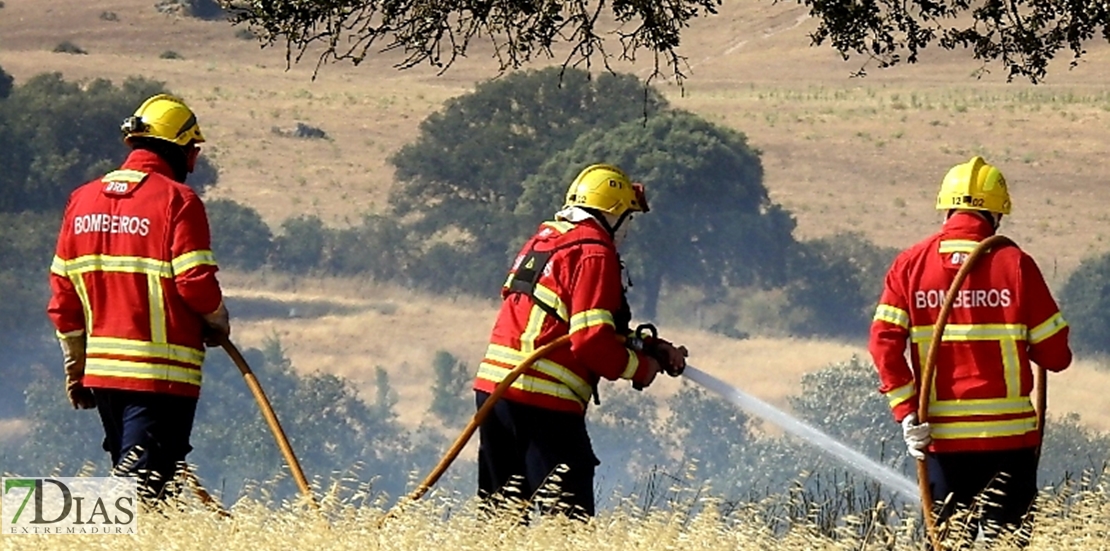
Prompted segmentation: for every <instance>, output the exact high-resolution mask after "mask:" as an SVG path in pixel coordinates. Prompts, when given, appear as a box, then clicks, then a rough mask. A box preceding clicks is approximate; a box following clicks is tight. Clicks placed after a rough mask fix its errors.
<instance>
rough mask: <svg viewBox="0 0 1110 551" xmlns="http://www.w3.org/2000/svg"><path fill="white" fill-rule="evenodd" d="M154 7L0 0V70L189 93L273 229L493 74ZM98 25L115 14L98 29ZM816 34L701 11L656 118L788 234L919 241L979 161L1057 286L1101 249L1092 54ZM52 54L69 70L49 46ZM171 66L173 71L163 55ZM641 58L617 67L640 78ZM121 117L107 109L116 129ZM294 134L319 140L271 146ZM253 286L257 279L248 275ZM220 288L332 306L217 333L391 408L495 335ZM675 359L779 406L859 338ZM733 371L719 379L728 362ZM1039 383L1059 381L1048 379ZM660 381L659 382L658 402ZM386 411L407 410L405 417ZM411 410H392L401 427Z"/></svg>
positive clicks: (1082, 368) (368, 200) (1089, 408)
mask: <svg viewBox="0 0 1110 551" xmlns="http://www.w3.org/2000/svg"><path fill="white" fill-rule="evenodd" d="M154 3H155V2H154V1H153V0H111V1H105V2H96V3H90V2H80V1H77V0H7V1H6V2H5V6H4V8H2V9H0V66H2V67H3V68H4V69H5V70H6V71H8V72H10V73H12V74H13V75H15V76H16V78H17V79H18V80H20V81H22V80H25V79H27V78H29V77H30V76H32V75H34V74H37V73H40V72H43V71H60V72H62V73H64V74H65V75H66V77H67V78H70V79H90V78H94V77H104V78H109V79H112V80H115V81H120V80H122V79H123V78H125V77H127V76H130V75H142V76H146V77H149V78H156V79H161V80H164V81H166V82H167V83H168V86H169V87H170V88H171V89H172V90H174V91H176V92H177V93H179V94H182V95H183V96H185V97H186V98H188V99H189V100H190V101H191V102H192V104H193V105H194V107H195V109H196V110H197V111H198V113H199V117H200V121H201V124H202V126H203V128H204V130H205V133H206V135H207V137H208V139H209V143H207V144H205V148H204V152H205V155H208V156H209V157H210V158H212V159H214V161H215V162H216V163H217V164H218V165H219V167H220V169H221V179H220V183H219V185H218V186H217V188H216V189H215V190H214V191H213V192H212V193H211V196H213V197H230V198H233V199H235V200H237V201H241V202H244V203H246V204H249V205H251V206H252V207H254V208H256V209H258V210H259V211H260V212H261V213H262V214H263V216H264V217H265V218H266V220H267V221H268V222H269V223H270V224H271V225H272V226H274V227H277V226H278V225H279V224H280V222H281V221H282V220H284V219H285V218H287V217H290V216H294V215H297V214H302V213H310V214H318V215H320V216H321V217H323V218H324V219H325V220H326V221H327V222H329V223H331V224H335V225H344V224H349V223H353V222H355V221H356V220H357V218H358V217H359V216H360V215H362V214H364V213H369V212H380V211H381V210H382V209H383V208H384V201H385V198H386V195H387V193H388V190H389V187H390V185H391V183H392V171H391V169H390V168H389V166H388V164H387V162H386V159H387V158H388V156H389V155H390V154H391V153H392V152H394V151H396V150H397V149H398V148H399V147H400V146H401V145H403V144H404V143H406V142H408V141H410V140H412V139H413V138H414V137H415V136H416V135H417V131H418V128H417V125H418V124H419V122H420V121H421V120H422V119H423V118H424V117H425V116H427V115H428V114H429V113H431V112H434V111H435V110H436V109H437V108H438V107H439V106H440V105H441V104H442V102H443V101H444V100H446V99H448V98H450V97H453V96H456V95H459V94H463V93H466V92H467V91H469V90H471V89H472V88H473V86H474V84H475V82H477V81H478V79H483V78H488V77H491V76H494V75H493V68H494V67H493V65H492V63H491V62H490V61H489V60H488V59H486V58H485V57H484V56H483V55H481V52H480V50H479V51H478V52H476V53H475V55H472V56H471V57H470V58H468V59H464V60H462V61H461V62H460V63H459V64H458V65H457V66H456V67H454V68H452V69H451V70H449V71H448V72H447V73H445V74H444V75H436V74H435V72H434V71H431V70H428V69H426V68H416V69H412V70H408V71H403V72H402V71H397V70H395V69H393V68H392V63H394V62H395V61H396V58H391V57H390V56H382V57H375V58H371V59H370V60H368V61H366V62H365V63H364V64H363V65H362V66H360V67H350V66H347V65H328V66H324V67H322V68H321V69H320V71H319V73H318V74H317V75H316V77H315V78H313V68H314V63H313V61H314V60H308V61H306V62H304V63H301V64H298V65H294V66H292V67H291V68H288V69H287V68H286V63H285V58H284V51H283V50H281V49H280V48H277V49H260V48H259V46H258V44H257V43H255V42H252V41H249V40H243V39H240V38H237V37H236V31H235V29H233V28H231V27H230V26H228V25H227V24H225V23H221V22H205V21H199V20H193V19H187V18H179V17H174V16H167V15H164V14H161V13H159V12H157V11H156V10H155V9H154V7H153V6H154ZM108 12H110V13H114V14H116V19H118V20H116V21H112V20H109V19H111V18H110V17H102V14H104V13H108ZM812 28H813V23H812V21H810V20H809V19H808V18H807V17H805V12H804V10H802V9H801V8H799V7H797V6H795V5H792V4H789V3H784V4H781V5H773V4H772V3H770V2H758V3H757V2H746V1H741V0H728V1H726V2H725V5H724V6H723V8H722V10H721V14H720V15H719V16H716V17H713V18H710V19H706V20H703V21H699V22H697V23H695V25H694V26H693V27H691V29H690V30H689V33H688V34H687V35H686V43H685V45H684V47H683V53H684V54H685V55H686V56H687V57H688V59H689V62H690V71H689V76H690V78H689V80H688V81H686V83H685V87H684V88H683V89H679V88H678V87H677V86H675V85H674V84H673V83H666V82H661V83H659V85H660V86H661V87H662V88H663V89H664V90H665V93H666V94H667V96H668V98H669V99H670V100H671V102H672V103H673V105H674V106H675V107H678V108H682V109H688V110H690V111H693V112H696V113H698V114H700V115H703V116H705V117H707V118H709V119H711V120H713V121H716V122H718V123H721V124H725V125H728V126H731V127H733V128H736V129H738V130H740V131H742V132H745V133H746V134H747V135H748V136H749V138H750V141H751V143H752V144H753V145H754V146H755V147H757V148H758V149H760V150H761V151H762V152H763V164H764V168H765V171H766V184H767V186H768V188H769V189H770V191H771V194H772V197H773V198H774V199H775V200H776V201H779V202H781V203H782V204H783V205H785V206H786V207H787V208H788V209H789V210H791V211H792V212H794V213H795V215H796V217H797V220H798V235H799V237H803V238H808V237H818V236H824V235H829V234H832V233H835V232H840V231H858V232H860V233H862V234H863V235H865V236H866V237H867V238H869V239H871V240H873V241H875V242H877V243H879V244H882V245H890V246H905V245H907V244H909V243H910V242H911V241H913V240H914V239H917V238H918V237H920V236H922V235H924V234H926V233H928V232H930V231H932V230H933V228H934V227H935V225H936V224H937V223H938V222H939V217H938V215H937V214H936V213H935V212H934V211H933V209H932V205H933V197H934V194H935V191H936V186H937V184H938V183H939V180H940V178H941V176H942V175H943V174H944V171H945V170H946V169H947V168H948V167H949V166H950V165H952V164H954V163H957V162H962V161H964V160H966V159H967V158H968V157H969V156H971V155H972V154H982V155H986V156H987V158H988V159H989V160H991V161H992V162H994V163H996V164H998V165H999V166H1001V168H1002V169H1003V171H1004V172H1005V174H1006V175H1007V178H1008V179H1009V181H1010V182H1011V185H1012V188H1013V192H1014V201H1015V211H1014V214H1013V216H1012V217H1011V218H1010V219H1008V220H1007V221H1006V222H1005V226H1004V231H1005V232H1006V233H1007V234H1009V235H1011V236H1013V237H1014V238H1015V239H1016V240H1017V241H1018V242H1019V243H1020V244H1022V245H1023V246H1024V247H1025V248H1026V249H1027V250H1029V251H1030V252H1031V253H1032V254H1033V255H1034V256H1035V257H1036V258H1037V259H1038V260H1039V262H1040V263H1041V265H1042V266H1043V267H1044V269H1045V272H1046V275H1047V276H1048V278H1049V280H1050V283H1051V284H1053V285H1055V286H1057V287H1058V286H1059V285H1060V284H1062V282H1063V281H1064V280H1065V279H1066V277H1067V275H1068V274H1069V273H1070V272H1071V271H1072V270H1073V269H1074V268H1075V267H1076V266H1077V265H1078V262H1079V261H1080V259H1081V258H1083V257H1084V256H1087V255H1090V254H1094V253H1098V252H1104V251H1106V250H1108V249H1110V243H1108V242H1107V239H1108V237H1110V229H1108V228H1110V226H1108V225H1107V224H1106V222H1107V221H1108V220H1110V196H1108V195H1107V194H1106V193H1105V192H1104V191H1103V189H1104V188H1105V187H1106V186H1107V184H1110V182H1108V181H1107V180H1108V178H1110V176H1108V173H1107V171H1106V170H1105V169H1104V162H1103V157H1104V149H1105V144H1106V143H1110V92H1108V91H1106V89H1105V83H1106V82H1110V63H1107V62H1108V61H1110V49H1108V48H1104V47H1094V48H1092V49H1091V53H1090V56H1089V58H1087V59H1086V60H1085V61H1084V62H1082V63H1080V65H1079V66H1078V67H1077V68H1076V69H1074V70H1070V71H1069V70H1067V68H1066V60H1065V61H1064V62H1063V63H1058V64H1057V65H1055V66H1053V68H1052V72H1051V73H1050V75H1049V79H1048V80H1047V82H1046V83H1045V84H1043V85H1038V86H1032V85H1029V84H1026V83H1011V84H1007V83H1005V82H1004V80H1003V79H1002V78H1001V77H1000V76H999V75H993V74H988V75H986V76H985V77H984V78H982V79H978V80H977V79H975V78H974V77H973V76H972V72H973V71H974V70H975V69H976V68H977V66H976V64H974V63H973V62H970V61H969V60H967V59H965V58H966V57H967V56H966V55H963V54H957V53H931V54H930V55H926V56H925V57H924V59H923V60H922V62H921V63H920V64H918V65H916V66H910V67H900V68H896V69H894V70H887V71H878V70H872V71H871V72H870V73H871V74H870V75H869V76H867V77H866V78H863V79H859V78H850V76H849V75H850V74H851V73H852V72H854V71H855V70H856V69H858V68H859V67H860V65H861V63H862V62H861V61H859V60H851V61H848V62H843V61H841V60H840V58H839V57H838V56H837V55H836V54H835V53H834V52H832V51H831V50H829V49H828V48H822V49H814V48H810V47H809V46H808V45H809V39H808V37H807V33H808V32H810V31H811V30H812ZM63 40H69V41H71V42H73V43H75V44H77V45H79V46H80V47H82V48H83V49H85V50H87V51H88V52H89V53H88V55H68V54H60V53H51V50H52V49H53V48H54V46H55V45H56V44H58V43H59V42H61V41H63ZM166 51H173V52H176V53H177V54H179V55H180V56H181V57H182V58H183V59H162V58H161V57H160V56H161V55H162V54H163V53H164V52H166ZM646 67H647V64H646V63H643V62H642V63H641V64H639V65H633V66H622V65H619V64H618V65H616V66H615V68H617V69H618V70H630V71H634V72H637V74H640V75H642V76H645V75H646V74H647V69H646ZM121 116H122V115H121ZM297 122H304V123H307V124H311V125H313V126H317V127H320V128H322V129H323V130H325V131H326V132H327V133H328V135H329V139H328V140H296V139H292V138H287V137H283V136H280V135H278V134H276V133H275V132H273V129H274V128H275V127H277V128H279V129H288V128H290V127H292V126H294V125H295V124H296V123H297ZM267 277H268V279H266V278H267ZM227 281H228V282H229V284H230V285H229V288H230V294H232V295H233V296H237V297H255V298H262V299H267V300H279V301H285V300H307V299H310V298H318V299H319V300H320V301H323V302H325V303H334V304H346V305H348V306H350V308H349V309H347V310H345V311H344V312H343V313H336V314H327V315H323V316H322V317H315V318H307V317H293V318H285V319H257V320H243V321H242V322H241V323H240V324H239V325H238V326H237V333H236V336H237V338H238V339H241V341H242V342H243V343H244V344H246V345H257V344H259V343H260V342H261V341H262V340H263V339H264V338H265V337H266V336H268V335H271V334H277V335H278V336H280V337H281V339H282V341H283V343H284V344H286V345H287V347H288V348H289V353H290V356H291V357H292V359H293V361H294V363H295V365H297V367H298V368H299V369H302V370H306V371H311V370H316V369H320V370H324V371H328V372H333V373H339V374H343V375H347V376H349V377H351V378H352V379H354V380H355V381H356V382H357V383H358V384H360V385H361V386H362V388H364V389H365V388H367V387H366V386H365V385H369V384H371V374H372V368H373V367H374V366H375V365H382V366H384V367H386V368H387V369H388V370H389V371H390V373H391V375H392V377H393V380H394V382H395V383H396V384H397V385H398V388H399V391H400V392H401V396H402V398H403V400H405V401H408V402H411V403H413V404H416V403H423V402H424V401H425V400H426V395H425V394H424V393H425V392H427V384H428V378H429V377H430V372H429V370H428V369H427V368H428V366H429V365H430V359H431V357H432V354H434V352H435V351H436V350H437V349H446V350H449V351H451V352H452V353H455V354H456V355H458V356H460V357H462V358H464V359H466V360H468V361H471V362H473V361H474V360H475V359H476V358H477V357H478V356H479V355H480V353H481V348H482V342H483V340H484V338H485V337H486V335H485V332H486V331H487V330H488V325H489V323H490V322H491V320H492V316H493V312H494V310H493V308H494V306H493V305H492V303H489V302H483V301H478V300H474V299H466V298H458V299H454V300H449V301H444V300H442V299H438V300H436V299H431V298H429V297H426V296H421V295H418V294H413V293H410V292H407V291H403V290H399V289H396V288H389V287H374V286H370V285H368V284H366V285H363V284H359V283H357V282H350V281H299V282H296V283H295V284H294V283H293V282H290V281H288V280H282V279H281V278H276V280H275V278H273V277H272V276H230V277H228V278H227ZM669 329H670V333H669V334H672V335H674V336H675V337H676V339H677V340H680V341H683V342H688V343H690V344H691V345H692V348H693V349H694V351H695V352H694V356H693V358H692V361H694V362H695V363H696V364H697V365H699V366H702V367H705V368H706V369H708V370H711V371H714V372H715V373H721V374H727V376H726V378H727V379H728V380H730V381H731V382H734V383H737V384H740V385H742V386H744V388H746V389H748V390H749V391H752V392H754V393H756V394H758V395H761V396H763V397H766V398H768V399H771V400H774V401H776V402H778V403H780V404H781V403H782V402H783V398H784V397H785V396H786V395H788V394H790V393H792V392H794V391H795V388H796V385H797V381H798V380H799V378H800V376H801V374H803V373H805V372H807V371H810V370H813V369H816V368H819V367H822V366H824V365H826V364H828V363H830V362H834V361H842V360H845V359H847V358H848V357H850V356H851V354H853V353H862V352H863V351H862V349H861V348H860V347H859V346H858V345H850V344H841V343H830V342H816V341H792V340H774V339H762V338H756V339H750V340H746V341H730V340H725V339H722V338H719V337H714V336H711V335H708V334H705V333H701V332H695V331H684V330H683V329H682V328H673V329H672V328H669ZM739 357H742V358H744V362H743V365H741V366H737V365H736V364H735V361H734V360H733V359H734V358H739ZM1053 381H1054V384H1053V386H1052V392H1053V394H1052V403H1053V408H1054V409H1053V411H1054V412H1062V411H1065V410H1075V411H1080V412H1081V413H1082V414H1083V416H1084V418H1086V419H1088V421H1089V422H1090V423H1091V424H1092V426H1097V427H1100V428H1101V429H1104V430H1110V413H1107V412H1106V411H1105V410H1106V409H1107V408H1106V407H1105V398H1104V397H1102V396H1101V395H1100V394H1098V393H1097V392H1096V390H1095V389H1098V388H1106V387H1107V383H1110V375H1108V374H1107V372H1106V371H1101V372H1099V371H1095V370H1094V369H1093V368H1092V367H1091V366H1090V365H1089V364H1083V365H1079V366H1077V368H1076V369H1074V370H1072V371H1070V372H1068V373H1066V374H1064V375H1062V376H1060V377H1058V378H1056V379H1054V380H1053ZM1057 381H1058V382H1057ZM674 384H675V383H674V382H673V381H666V382H665V383H664V384H662V385H661V386H662V387H663V390H664V391H667V390H668V389H670V390H673V388H674ZM402 409H403V410H404V408H402ZM414 411H419V409H416V408H415V406H413V407H411V408H410V409H409V410H408V413H407V415H408V417H407V418H406V420H408V421H410V422H411V421H415V419H414V416H415V415H416V413H413V412H414Z"/></svg>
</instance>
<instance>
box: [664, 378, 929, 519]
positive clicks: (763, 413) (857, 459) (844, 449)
mask: <svg viewBox="0 0 1110 551" xmlns="http://www.w3.org/2000/svg"><path fill="white" fill-rule="evenodd" d="M683 375H684V376H685V377H686V378H687V379H689V380H690V381H693V382H694V383H697V384H698V385H699V386H701V387H702V388H704V389H706V390H708V391H710V392H713V393H715V394H717V395H719V396H721V397H722V398H724V399H725V400H728V401H729V402H731V403H733V404H734V405H736V406H737V407H739V408H740V409H743V410H744V411H746V412H748V413H750V414H752V415H755V416H756V417H759V418H760V419H764V420H766V421H768V422H770V423H773V424H775V425H776V426H778V427H779V428H781V429H782V430H784V431H786V432H788V433H790V434H792V435H794V436H797V437H799V438H801V439H802V440H805V441H806V442H808V443H810V444H813V445H814V446H816V447H817V448H819V449H821V450H822V451H825V452H827V453H828V454H829V455H832V456H833V457H835V458H836V459H839V460H840V461H841V462H842V463H844V464H845V465H847V466H848V467H851V468H852V469H853V470H855V471H856V472H858V473H860V474H862V475H864V476H866V477H868V478H871V479H873V480H875V481H876V482H878V483H880V484H882V485H884V486H886V487H887V488H889V489H890V490H892V491H894V492H895V493H897V494H898V495H900V496H902V497H904V498H906V499H908V500H909V501H910V502H912V503H914V504H915V505H916V504H920V503H921V497H920V495H919V492H918V488H917V485H916V484H914V483H913V481H912V480H910V479H909V478H906V477H905V476H903V475H901V474H899V473H898V472H896V471H895V470H894V469H891V468H890V467H888V466H886V465H883V464H882V463H879V462H877V461H875V460H873V459H871V458H870V457H867V456H866V455H863V454H862V453H860V452H858V451H856V450H854V449H852V448H849V447H848V446H846V445H845V444H844V443H842V442H840V441H839V440H837V439H835V438H833V437H832V436H829V435H828V434H826V433H824V432H822V431H821V430H820V429H818V428H816V427H814V426H812V425H810V424H808V423H806V422H804V421H802V420H800V419H798V418H797V417H794V416H792V415H790V414H789V413H786V412H785V411H782V410H781V409H779V408H776V407H775V406H773V405H771V404H769V403H767V402H764V401H763V400H760V399H759V398H756V397H755V396H752V395H751V394H748V393H746V392H744V391H742V390H740V389H739V388H736V387H734V386H732V385H730V384H728V383H726V382H724V381H722V380H720V379H718V378H716V377H714V376H712V375H710V374H708V373H706V372H704V371H702V370H700V369H698V368H696V367H694V366H692V365H689V364H687V365H686V370H685V371H684V372H683Z"/></svg>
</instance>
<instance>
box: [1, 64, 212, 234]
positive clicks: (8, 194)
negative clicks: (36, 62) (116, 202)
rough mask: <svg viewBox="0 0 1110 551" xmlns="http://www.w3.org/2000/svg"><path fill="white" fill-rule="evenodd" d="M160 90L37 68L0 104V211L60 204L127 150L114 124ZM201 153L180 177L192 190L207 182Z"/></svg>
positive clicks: (133, 81)
mask: <svg viewBox="0 0 1110 551" xmlns="http://www.w3.org/2000/svg"><path fill="white" fill-rule="evenodd" d="M164 91H165V87H164V84H163V83H161V82H157V81H153V80H147V79H143V78H129V79H127V80H125V81H124V82H123V83H122V84H121V85H119V86H118V87H117V86H115V85H113V84H112V82H111V81H108V80H104V79H95V80H92V81H89V82H67V81H65V80H63V78H62V75H61V74H60V73H44V74H40V75H37V76H35V77H32V78H31V79H30V80H28V81H27V82H25V83H24V84H22V85H20V86H17V87H15V88H14V89H13V90H12V91H11V94H10V95H9V96H8V98H7V99H5V100H3V101H2V102H0V123H2V124H0V169H2V170H0V212H19V211H22V210H33V211H45V210H60V209H61V208H62V207H63V206H64V205H65V202H66V199H67V197H68V196H69V193H70V192H71V191H72V190H73V189H74V188H75V187H77V186H78V185H81V184H83V183H85V182H87V181H89V180H91V179H93V178H96V177H99V176H102V175H103V174H105V173H106V172H108V171H110V170H113V169H114V168H116V167H118V166H119V164H120V162H121V161H122V160H123V158H124V157H125V156H126V154H127V147H126V146H125V145H124V144H123V142H122V141H121V140H120V134H119V124H120V121H121V120H123V118H124V117H125V116H127V115H128V114H130V113H132V112H134V110H135V108H136V107H137V106H138V105H139V104H141V103H142V101H143V100H145V99H146V98H148V97H150V96H151V95H154V94H157V93H162V92H164ZM215 175H216V171H215V168H214V167H212V166H211V164H210V163H209V162H208V161H207V160H205V159H204V157H201V161H200V162H199V164H198V170H197V172H196V173H194V174H193V177H191V178H190V181H189V182H188V183H189V185H190V186H192V187H193V188H194V189H196V190H198V191H203V190H204V189H205V188H206V187H208V186H210V185H212V184H214V183H215Z"/></svg>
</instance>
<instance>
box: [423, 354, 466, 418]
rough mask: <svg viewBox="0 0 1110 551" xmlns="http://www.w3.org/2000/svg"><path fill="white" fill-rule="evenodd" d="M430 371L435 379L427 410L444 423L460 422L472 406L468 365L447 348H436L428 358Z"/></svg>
mask: <svg viewBox="0 0 1110 551" xmlns="http://www.w3.org/2000/svg"><path fill="white" fill-rule="evenodd" d="M432 371H433V372H434V373H435V377H436V380H435V386H434V387H432V404H431V406H430V407H429V408H428V410H429V411H431V412H432V413H433V414H435V416H436V417H437V418H439V420H440V421H442V422H443V424H444V425H446V426H459V425H462V424H463V423H465V422H466V420H467V419H468V418H469V417H470V415H469V414H470V413H471V412H472V411H473V409H474V393H473V392H472V391H471V385H470V383H471V381H472V380H473V373H471V370H470V367H469V366H468V365H466V363H465V362H463V361H461V360H459V359H458V358H456V357H455V356H454V355H453V354H451V353H450V352H448V351H446V350H438V351H436V355H435V358H434V359H433V360H432Z"/></svg>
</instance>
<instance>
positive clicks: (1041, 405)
mask: <svg viewBox="0 0 1110 551" xmlns="http://www.w3.org/2000/svg"><path fill="white" fill-rule="evenodd" d="M1006 245H1012V246H1015V247H1016V246H1017V245H1015V244H1014V242H1013V241H1012V240H1011V239H1010V238H1009V237H1006V236H1004V235H992V236H990V237H988V238H986V239H984V240H983V241H982V242H980V243H979V245H978V246H976V247H975V249H973V250H972V251H971V253H970V254H968V256H967V258H965V259H964V262H963V265H962V266H960V269H959V271H957V272H956V277H955V279H953V280H952V285H951V286H950V287H949V288H948V293H947V294H946V295H945V297H944V304H943V305H942V307H941V309H940V314H939V315H938V316H937V321H936V324H935V325H933V335H932V340H930V341H929V351H928V353H927V354H926V356H925V365H924V366H923V367H922V370H921V381H920V384H919V385H918V389H917V399H918V405H917V420H918V422H919V423H926V422H928V421H929V399H930V395H931V394H932V389H933V384H934V381H935V379H936V366H937V353H938V351H939V349H940V343H941V340H942V339H943V337H944V329H945V326H946V325H947V324H948V316H949V314H951V312H952V305H953V304H954V303H955V300H956V297H957V296H958V294H959V291H960V287H961V286H963V283H964V280H965V279H967V276H968V274H970V273H971V270H972V269H973V268H974V267H975V263H976V262H977V261H978V260H979V258H980V257H981V256H982V255H983V254H984V253H985V252H986V251H988V250H990V249H991V248H992V247H1002V246H1006ZM1033 383H1034V387H1035V388H1034V392H1035V393H1036V403H1035V404H1034V408H1035V409H1036V412H1037V430H1038V431H1039V432H1040V433H1041V438H1042V439H1043V437H1044V422H1045V412H1046V406H1047V394H1048V380H1047V378H1046V377H1045V370H1044V368H1043V367H1039V366H1038V368H1037V371H1036V376H1035V377H1034V378H1033ZM917 485H918V488H919V490H920V491H921V508H922V513H923V514H924V517H925V532H926V534H927V536H928V538H929V541H930V542H931V543H932V544H933V549H941V546H940V540H941V537H940V534H939V533H938V532H937V518H936V512H935V511H934V509H933V489H932V487H931V486H930V485H929V463H928V461H926V460H919V461H918V462H917Z"/></svg>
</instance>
